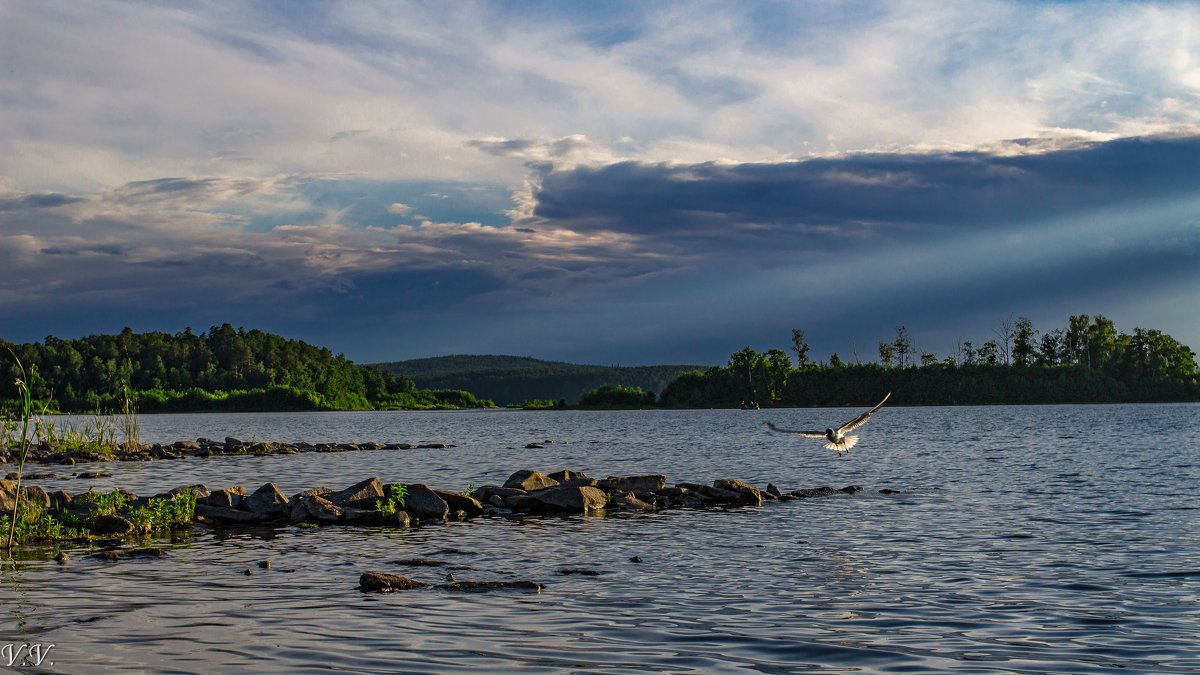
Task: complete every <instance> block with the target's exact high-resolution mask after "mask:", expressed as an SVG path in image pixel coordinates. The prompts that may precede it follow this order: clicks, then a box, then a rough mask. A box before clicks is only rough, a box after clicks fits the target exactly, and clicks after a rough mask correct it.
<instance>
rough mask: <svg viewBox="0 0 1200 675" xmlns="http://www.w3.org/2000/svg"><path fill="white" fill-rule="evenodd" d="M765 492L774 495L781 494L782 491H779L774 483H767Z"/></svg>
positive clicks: (778, 495)
mask: <svg viewBox="0 0 1200 675" xmlns="http://www.w3.org/2000/svg"><path fill="white" fill-rule="evenodd" d="M767 494H770V495H774V496H775V497H782V496H783V493H782V492H780V491H779V488H777V487H775V484H774V483H767Z"/></svg>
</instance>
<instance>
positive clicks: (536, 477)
mask: <svg viewBox="0 0 1200 675" xmlns="http://www.w3.org/2000/svg"><path fill="white" fill-rule="evenodd" d="M556 485H558V481H556V480H554V479H553V478H550V477H549V476H547V475H545V474H544V473H542V472H540V471H534V470H533V469H522V470H520V471H517V472H515V473H514V474H513V475H511V476H509V477H508V480H506V481H504V487H506V488H517V489H520V490H525V491H526V492H533V491H534V490H544V489H546V488H551V487H554V486H556Z"/></svg>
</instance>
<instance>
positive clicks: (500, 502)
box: [488, 495, 505, 509]
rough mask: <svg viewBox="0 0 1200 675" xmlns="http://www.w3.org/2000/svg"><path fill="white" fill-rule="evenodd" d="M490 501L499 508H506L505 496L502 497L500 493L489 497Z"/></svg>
mask: <svg viewBox="0 0 1200 675" xmlns="http://www.w3.org/2000/svg"><path fill="white" fill-rule="evenodd" d="M488 503H489V504H491V505H492V506H494V507H496V508H498V509H502V508H505V504H504V497H501V496H500V495H492V496H491V497H488Z"/></svg>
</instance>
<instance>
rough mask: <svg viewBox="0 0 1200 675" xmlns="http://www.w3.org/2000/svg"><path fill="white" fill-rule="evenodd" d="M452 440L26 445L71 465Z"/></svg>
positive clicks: (7, 457)
mask: <svg viewBox="0 0 1200 675" xmlns="http://www.w3.org/2000/svg"><path fill="white" fill-rule="evenodd" d="M453 447H455V445H454V444H453V443H380V442H378V441H367V442H361V443H307V442H299V443H277V442H274V441H258V440H252V441H243V440H241V439H238V438H234V437H232V436H226V437H225V440H223V441H219V440H215V439H211V438H197V439H196V440H194V441H192V440H184V441H175V442H174V443H165V444H164V443H144V444H139V445H134V446H127V445H109V446H105V447H96V446H94V445H93V446H89V447H72V446H71V445H70V444H68V443H66V442H59V443H50V442H41V443H37V444H36V445H33V446H31V447H30V448H29V456H28V457H27V459H26V461H27V462H35V463H39V464H66V465H73V464H78V463H83V462H114V461H132V462H145V461H150V460H154V459H185V458H188V457H220V456H224V455H255V456H262V455H296V454H299V453H302V452H357V451H364V450H413V449H433V450H443V449H446V448H453ZM19 454H20V453H19V451H18V449H17V448H4V447H0V464H5V463H8V462H15V461H16V458H17V457H18V455H19Z"/></svg>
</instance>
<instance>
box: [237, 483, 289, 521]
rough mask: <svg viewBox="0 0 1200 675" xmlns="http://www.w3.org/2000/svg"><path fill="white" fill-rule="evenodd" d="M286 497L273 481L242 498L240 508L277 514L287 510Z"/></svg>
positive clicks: (253, 511) (264, 514)
mask: <svg viewBox="0 0 1200 675" xmlns="http://www.w3.org/2000/svg"><path fill="white" fill-rule="evenodd" d="M287 505H288V498H287V495H285V494H283V492H282V491H280V489H279V488H278V487H276V486H275V484H274V483H267V484H266V485H264V486H262V487H260V488H258V489H257V490H255V491H254V494H252V495H250V496H249V497H245V498H243V499H242V504H241V507H240V508H241V509H242V510H244V511H250V512H252V513H257V514H259V515H263V516H278V515H283V514H284V513H286V512H287Z"/></svg>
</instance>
